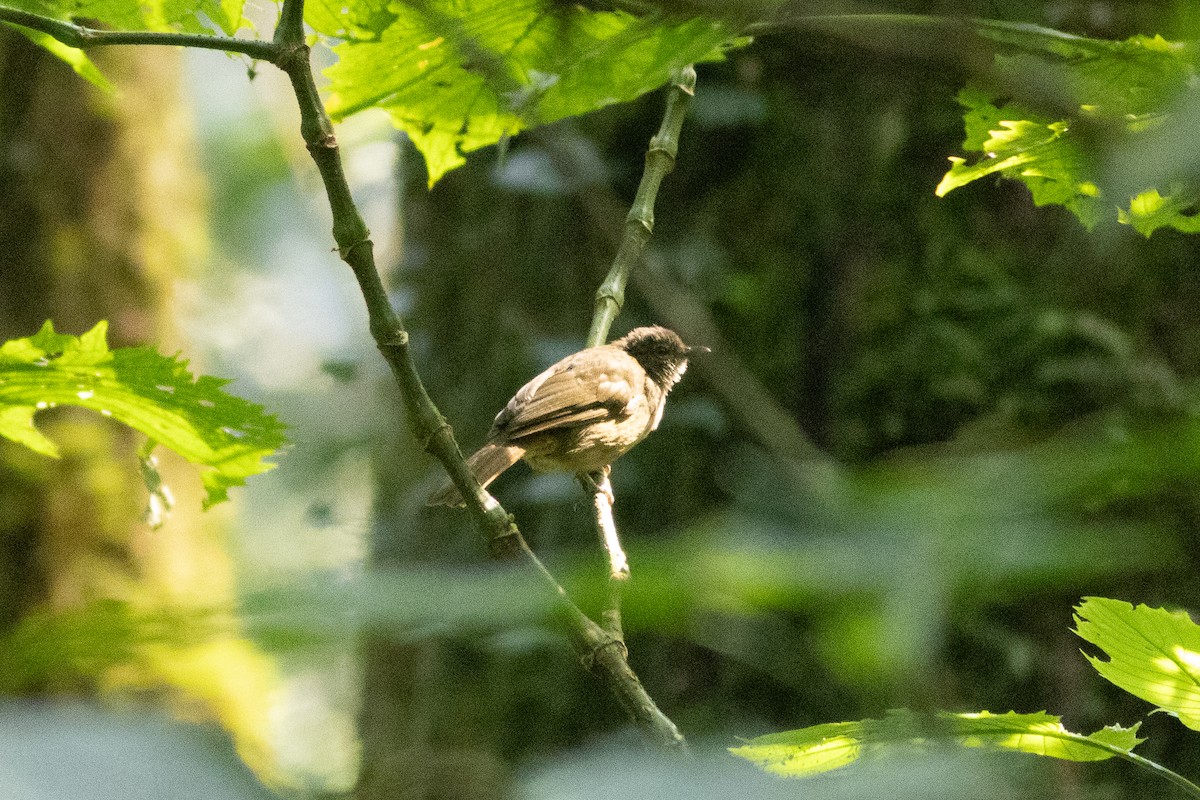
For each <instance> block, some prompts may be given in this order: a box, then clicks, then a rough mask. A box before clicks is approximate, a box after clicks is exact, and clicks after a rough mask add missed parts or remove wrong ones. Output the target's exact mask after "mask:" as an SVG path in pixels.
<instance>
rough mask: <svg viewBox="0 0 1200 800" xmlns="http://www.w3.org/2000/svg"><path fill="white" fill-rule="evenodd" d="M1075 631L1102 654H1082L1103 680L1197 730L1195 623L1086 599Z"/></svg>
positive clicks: (1199, 679) (1181, 615) (1199, 640)
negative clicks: (1103, 654) (1103, 653)
mask: <svg viewBox="0 0 1200 800" xmlns="http://www.w3.org/2000/svg"><path fill="white" fill-rule="evenodd" d="M1075 633H1077V634H1079V636H1080V637H1081V638H1082V639H1084V640H1085V641H1087V642H1090V643H1092V644H1094V645H1096V646H1097V647H1099V648H1100V649H1101V650H1103V651H1104V652H1105V655H1107V656H1108V661H1104V660H1102V659H1100V658H1097V657H1095V656H1090V655H1089V656H1088V661H1090V662H1091V664H1092V666H1093V667H1095V668H1096V671H1097V672H1099V673H1100V674H1101V675H1103V676H1104V677H1105V678H1106V679H1107V680H1109V681H1112V682H1113V683H1115V684H1116V685H1117V686H1119V687H1121V688H1122V689H1124V690H1125V691H1127V692H1129V693H1130V694H1132V695H1134V696H1136V697H1140V698H1142V699H1143V700H1147V701H1149V702H1151V703H1154V704H1155V705H1156V706H1158V707H1159V709H1161V710H1163V711H1166V712H1167V713H1168V714H1171V715H1172V716H1176V717H1178V718H1179V721H1180V722H1182V723H1183V724H1184V725H1187V726H1188V727H1189V728H1192V729H1193V730H1200V625H1197V624H1196V623H1195V622H1193V621H1192V619H1191V617H1189V616H1188V615H1187V614H1186V613H1185V612H1183V611H1167V610H1165V609H1162V608H1149V607H1147V606H1144V605H1139V606H1137V607H1136V608H1135V607H1134V606H1132V605H1131V604H1129V603H1125V602H1122V601H1120V600H1110V599H1108V598H1104V597H1086V598H1084V600H1083V602H1082V603H1080V604H1079V605H1078V606H1077V607H1076V609H1075Z"/></svg>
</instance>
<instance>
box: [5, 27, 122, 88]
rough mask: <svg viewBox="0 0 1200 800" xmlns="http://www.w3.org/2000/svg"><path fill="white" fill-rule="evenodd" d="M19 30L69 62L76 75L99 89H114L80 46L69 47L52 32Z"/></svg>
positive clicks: (66, 62)
mask: <svg viewBox="0 0 1200 800" xmlns="http://www.w3.org/2000/svg"><path fill="white" fill-rule="evenodd" d="M17 30H18V31H20V32H21V33H23V34H24V35H25V36H26V37H27V38H28V39H29V40H30V41H31V42H33V43H34V44H36V45H38V46H40V47H44V48H45V49H46V50H47V51H49V52H50V53H51V54H52V55H54V56H55V57H57V58H58V59H60V60H61V61H62V62H63V63H64V64H67V65H68V66H69V67H70V68H71V69H73V70H74V71H75V74H76V75H79V76H80V77H81V78H83V79H84V80H86V81H88V82H89V83H91V84H93V85H95V86H96V87H97V88H99V89H103V90H104V91H106V92H111V91H112V88H113V87H112V84H111V83H109V81H108V78H106V77H104V75H103V74H101V72H100V70H99V69H98V68H97V67H96V65H95V64H94V63H92V60H91V59H90V58H88V57H87V54H86V53H84V52H83V51H82V50H80V49H79V48H77V47H68V46H67V45H65V44H63V43H62V42H60V41H58V40H57V39H55V38H54V37H52V36H50V34H47V33H42V32H41V31H33V30H29V29H28V28H21V27H18V28H17Z"/></svg>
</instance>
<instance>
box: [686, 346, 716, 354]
mask: <svg viewBox="0 0 1200 800" xmlns="http://www.w3.org/2000/svg"><path fill="white" fill-rule="evenodd" d="M687 352H688V355H689V356H690V355H691V354H692V353H711V352H712V349H711V348H708V347H705V346H704V345H702V344H696V345H690V346H689V347H688V349H687Z"/></svg>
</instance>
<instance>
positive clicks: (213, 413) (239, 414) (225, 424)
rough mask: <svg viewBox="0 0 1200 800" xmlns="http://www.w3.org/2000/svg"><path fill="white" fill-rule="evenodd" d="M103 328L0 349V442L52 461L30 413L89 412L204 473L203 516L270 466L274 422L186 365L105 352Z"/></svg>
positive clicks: (278, 435)
mask: <svg viewBox="0 0 1200 800" xmlns="http://www.w3.org/2000/svg"><path fill="white" fill-rule="evenodd" d="M107 330H108V324H107V323H105V322H100V323H99V324H97V325H96V327H95V328H93V329H92V330H90V331H88V332H87V333H85V334H83V335H82V336H80V337H78V338H76V337H74V336H68V335H63V334H59V333H55V331H54V326H53V325H52V324H51V323H50V322H47V323H46V324H45V325H43V326H42V329H41V330H40V331H39V332H38V333H37V334H36V335H34V336H31V337H28V338H25V339H13V340H11V341H8V342H5V343H4V344H3V345H0V436H4V437H5V438H8V439H11V440H13V441H15V442H18V443H20V444H23V445H25V446H26V447H29V448H30V449H32V450H35V451H36V452H39V453H42V454H44V455H48V456H54V455H57V452H58V450H57V448H56V447H55V445H54V443H53V442H51V441H50V440H49V439H47V438H46V437H45V436H43V435H42V433H41V432H40V431H38V430H37V428H35V427H34V423H33V417H34V414H35V413H36V412H38V411H40V410H42V409H46V408H52V407H54V406H57V405H74V406H80V407H83V408H90V409H92V410H94V411H98V412H100V413H101V414H103V415H105V416H109V417H112V418H114V419H116V420H119V421H120V422H123V423H125V424H126V425H128V426H129V427H131V428H134V429H136V430H138V431H141V432H142V433H144V434H146V435H147V436H149V437H150V438H151V439H153V440H154V441H156V442H159V443H161V444H163V445H165V446H167V447H169V448H171V449H172V450H174V451H175V452H177V453H179V455H181V456H183V457H184V458H186V459H187V460H188V461H190V462H192V463H193V464H199V465H201V466H204V467H207V468H208V469H206V470H204V471H203V472H202V473H201V478H202V480H203V482H204V486H205V488H206V490H207V497H206V498H205V501H204V506H205V507H206V508H207V507H209V506H212V505H213V504H215V503H219V502H221V501H222V500H225V499H227V497H228V494H227V492H228V489H229V487H231V486H240V485H242V484H243V483H245V479H246V478H247V477H249V476H251V475H255V474H258V473H260V472H265V471H267V470H269V469H272V468H273V467H274V466H275V465H274V464H271V463H269V462H267V461H265V460H264V459H265V458H267V457H268V456H270V455H271V454H272V453H274V452H275V451H276V450H278V449H279V448H280V447H281V446H282V445H283V443H284V438H283V425H282V424H281V423H280V422H279V421H278V420H276V419H275V418H274V417H272V416H271V415H269V414H265V413H264V412H263V410H262V408H261V407H260V406H257V405H255V404H253V403H250V402H247V401H245V400H242V399H241V398H238V397H234V396H232V395H229V394H226V393H225V392H224V391H222V390H221V387H222V386H224V385H225V384H226V383H227V381H224V380H222V379H220V378H214V377H211V376H207V375H202V376H200V377H199V378H193V377H192V375H191V373H190V372H188V370H187V363H186V362H183V361H179V360H177V359H175V358H168V357H166V356H163V355H161V354H159V353H157V352H155V351H154V350H152V349H150V348H145V347H122V348H118V349H116V350H109V349H108V344H107V342H106V338H105V334H106V332H107Z"/></svg>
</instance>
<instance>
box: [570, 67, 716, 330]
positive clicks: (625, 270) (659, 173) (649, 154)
mask: <svg viewBox="0 0 1200 800" xmlns="http://www.w3.org/2000/svg"><path fill="white" fill-rule="evenodd" d="M695 93H696V70H695V68H694V67H692V66H691V65H690V64H689V65H688V66H686V67H684V68H683V69H681V70H680V71H679V72H678V73H677V74H676V75H675V76H674V78H673V79H672V81H671V89H670V91H669V92H668V94H667V110H666V112H665V113H664V114H663V120H662V125H661V126H659V129H658V133H657V134H655V135H654V137H653V138H651V139H650V147H649V149H648V150H647V151H646V166H645V169H644V170H643V171H642V180H641V183H639V184H638V189H637V195H636V196H635V197H634V199H633V205H632V206H631V207H630V209H629V214H628V215H627V216H626V217H625V234H624V236H622V238H621V244H620V247H618V248H617V255H616V257H615V258H614V259H613V265H612V269H610V270H609V272H608V277H606V278H605V279H604V282H603V283H601V284H600V287H599V288H598V289H597V290H596V305H595V311H594V313H593V315H592V328H591V331H589V332H588V338H587V346H588V347H595V346H597V345H601V344H604V342H605V341H606V340H607V339H608V329H609V328H610V327H612V323H613V320H614V319H616V318H617V314H619V313H621V307H622V306H623V305H624V304H625V284H626V283H627V282H628V281H629V273H630V272H632V271H633V268H634V267H635V266H637V264H638V262H639V261H641V258H642V251H643V250H645V249H646V242H648V241H650V234H651V233H653V232H654V201H655V200H656V199H657V198H658V187H659V186H661V185H662V182H663V178H665V177H666V176H667V174H668V173H670V172H671V170H673V169H674V168H675V155H676V153H677V152H678V151H679V133H680V131H681V130H682V129H683V119H684V117H685V116H686V114H687V109H688V106H689V105H691V101H692V96H693V95H695Z"/></svg>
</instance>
